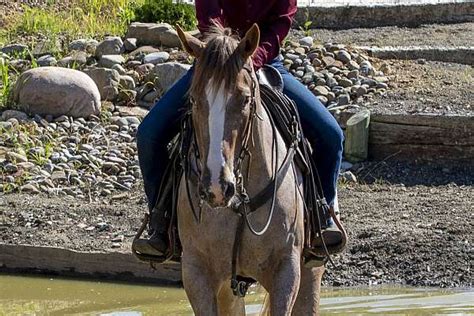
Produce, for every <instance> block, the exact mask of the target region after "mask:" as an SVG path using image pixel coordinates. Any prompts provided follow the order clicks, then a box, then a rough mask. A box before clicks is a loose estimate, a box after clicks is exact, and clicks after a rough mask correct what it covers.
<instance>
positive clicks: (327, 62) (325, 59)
mask: <svg viewBox="0 0 474 316" xmlns="http://www.w3.org/2000/svg"><path fill="white" fill-rule="evenodd" d="M322 62H323V64H324V66H326V67H329V66H333V65H335V63H336V60H335V59H334V58H332V57H329V56H324V57H323V58H322Z"/></svg>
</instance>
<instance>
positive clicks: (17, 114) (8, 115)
mask: <svg viewBox="0 0 474 316" xmlns="http://www.w3.org/2000/svg"><path fill="white" fill-rule="evenodd" d="M12 118H13V119H16V120H18V121H20V122H21V121H27V120H28V114H26V113H25V112H22V111H18V110H5V111H3V113H2V121H7V120H9V119H12Z"/></svg>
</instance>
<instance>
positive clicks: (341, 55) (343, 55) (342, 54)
mask: <svg viewBox="0 0 474 316" xmlns="http://www.w3.org/2000/svg"><path fill="white" fill-rule="evenodd" d="M336 58H337V59H338V60H340V61H342V62H343V63H344V64H347V63H348V62H349V61H350V60H351V59H352V57H351V54H349V53H348V52H347V51H345V50H340V51H338V52H337V55H336Z"/></svg>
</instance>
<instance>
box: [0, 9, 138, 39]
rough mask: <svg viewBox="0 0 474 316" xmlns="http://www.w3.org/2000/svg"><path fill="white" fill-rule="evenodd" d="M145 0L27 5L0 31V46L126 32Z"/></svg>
mask: <svg viewBox="0 0 474 316" xmlns="http://www.w3.org/2000/svg"><path fill="white" fill-rule="evenodd" d="M143 1H144V0H73V1H72V2H71V4H70V5H69V6H68V7H67V8H66V9H63V10H58V9H57V7H55V4H56V3H59V1H55V0H49V1H47V8H46V9H43V8H31V7H29V6H26V5H25V6H24V7H23V9H24V12H23V13H22V14H18V15H17V16H16V17H13V18H12V21H9V24H8V25H7V27H6V28H5V29H4V30H2V31H0V45H1V44H2V43H3V44H5V43H10V42H12V41H14V40H16V39H23V38H25V37H26V38H28V37H30V36H32V37H33V38H35V37H36V38H40V39H41V38H43V39H44V38H47V39H48V40H50V41H52V42H54V41H55V40H56V39H58V38H61V39H63V40H65V41H66V42H68V41H70V40H73V39H77V38H79V37H90V38H102V37H103V36H105V35H124V34H125V32H126V29H127V26H128V24H129V23H130V21H132V20H133V19H134V17H135V14H134V12H135V8H136V7H137V6H138V5H140V4H141V3H142V2H143ZM23 42H24V40H23Z"/></svg>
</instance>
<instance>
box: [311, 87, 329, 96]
mask: <svg viewBox="0 0 474 316" xmlns="http://www.w3.org/2000/svg"><path fill="white" fill-rule="evenodd" d="M313 93H314V94H315V95H317V96H318V95H321V96H327V95H328V93H329V90H328V89H327V88H326V87H325V86H316V87H314V89H313Z"/></svg>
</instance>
